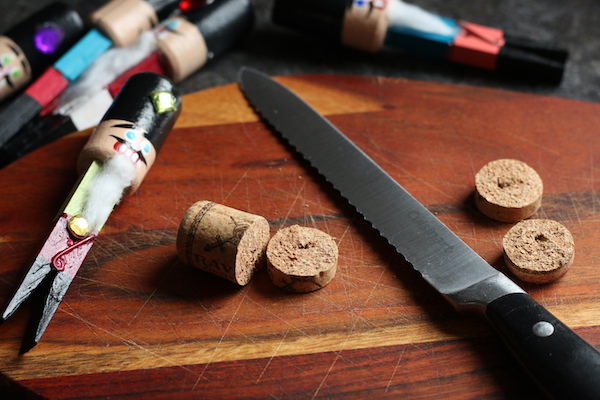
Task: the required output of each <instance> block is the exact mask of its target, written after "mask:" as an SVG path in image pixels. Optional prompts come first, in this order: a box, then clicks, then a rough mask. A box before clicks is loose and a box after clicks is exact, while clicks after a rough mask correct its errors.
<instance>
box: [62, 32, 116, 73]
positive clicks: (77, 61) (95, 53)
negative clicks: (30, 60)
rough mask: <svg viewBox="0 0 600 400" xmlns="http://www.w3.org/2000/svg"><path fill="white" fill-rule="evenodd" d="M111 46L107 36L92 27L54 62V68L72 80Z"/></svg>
mask: <svg viewBox="0 0 600 400" xmlns="http://www.w3.org/2000/svg"><path fill="white" fill-rule="evenodd" d="M111 46H112V41H111V40H110V39H109V38H107V37H106V36H104V35H103V34H102V33H100V32H99V31H98V30H96V29H92V30H90V31H89V32H88V33H87V34H86V35H85V36H84V37H83V38H82V39H81V40H79V42H77V43H76V44H75V46H73V47H71V49H70V50H69V51H67V52H66V53H65V54H64V55H63V56H62V57H61V58H60V59H59V60H58V61H57V62H56V63H54V68H55V69H57V70H58V71H59V72H60V73H61V74H62V75H63V76H64V77H65V78H66V79H67V80H68V81H69V82H73V81H74V80H76V79H77V78H79V76H80V75H81V74H82V73H83V72H85V70H86V69H88V67H89V66H90V65H91V64H92V63H93V62H94V61H95V60H96V59H97V58H98V57H100V56H101V55H102V53H104V52H105V51H106V50H108V49H109V48H110V47H111Z"/></svg>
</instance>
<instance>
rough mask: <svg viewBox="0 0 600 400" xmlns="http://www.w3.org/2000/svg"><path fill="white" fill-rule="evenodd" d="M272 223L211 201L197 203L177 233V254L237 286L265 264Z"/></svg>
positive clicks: (245, 281)
mask: <svg viewBox="0 0 600 400" xmlns="http://www.w3.org/2000/svg"><path fill="white" fill-rule="evenodd" d="M269 237H270V234H269V222H268V221H267V220H266V219H265V218H264V217H261V216H259V215H253V214H249V213H247V212H244V211H240V210H236V209H234V208H231V207H227V206H224V205H221V204H216V203H213V202H210V201H199V202H197V203H194V204H193V205H192V206H191V207H190V208H189V209H188V211H187V212H186V214H185V216H184V217H183V220H182V221H181V224H180V225H179V230H178V232H177V253H178V255H179V258H180V259H181V260H182V261H183V262H184V263H186V264H189V265H192V266H194V267H196V268H199V269H201V270H203V271H206V272H210V273H212V274H215V275H218V276H220V277H222V278H225V279H228V280H230V281H231V282H233V283H237V284H238V285H242V286H243V285H246V284H248V282H250V279H251V278H252V275H253V274H254V272H255V271H256V270H257V269H258V268H259V267H260V266H261V265H262V264H263V263H264V254H265V249H266V247H267V243H268V242H269Z"/></svg>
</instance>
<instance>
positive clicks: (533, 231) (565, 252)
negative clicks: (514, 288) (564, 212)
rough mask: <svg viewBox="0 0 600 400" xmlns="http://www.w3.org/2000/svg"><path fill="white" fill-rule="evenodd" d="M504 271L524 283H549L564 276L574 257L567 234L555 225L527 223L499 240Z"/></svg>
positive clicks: (538, 220)
mask: <svg viewBox="0 0 600 400" xmlns="http://www.w3.org/2000/svg"><path fill="white" fill-rule="evenodd" d="M502 245H503V247H504V261H505V262H506V265H507V267H508V268H509V269H510V270H511V271H512V272H513V273H514V274H515V275H516V276H517V277H518V278H520V279H522V280H524V281H526V282H533V283H544V282H551V281H554V280H556V279H558V278H560V277H561V276H562V275H564V274H565V273H566V272H567V270H568V269H569V266H570V265H571V263H572V262H573V258H574V257H575V243H574V241H573V236H572V235H571V233H570V232H569V231H568V230H567V228H565V227H564V226H563V225H561V224H560V223H559V222H556V221H553V220H549V219H529V220H525V221H521V222H519V223H518V224H517V225H515V226H513V227H512V228H511V229H510V230H509V231H508V232H507V233H506V235H505V236H504V239H503V240H502Z"/></svg>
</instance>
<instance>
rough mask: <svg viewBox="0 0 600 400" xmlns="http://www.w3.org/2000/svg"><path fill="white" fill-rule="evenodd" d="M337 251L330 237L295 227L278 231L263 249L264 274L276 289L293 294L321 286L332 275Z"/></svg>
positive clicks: (313, 229) (320, 232)
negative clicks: (265, 264)
mask: <svg viewBox="0 0 600 400" xmlns="http://www.w3.org/2000/svg"><path fill="white" fill-rule="evenodd" d="M337 260H338V248H337V245H336V244H335V241H334V240H333V238H332V237H331V236H329V235H328V234H326V233H325V232H322V231H320V230H318V229H315V228H307V227H302V226H299V225H292V226H290V227H287V228H284V229H281V230H279V231H278V232H277V233H276V234H275V235H274V236H273V238H272V239H271V240H270V241H269V245H268V246H267V271H268V273H269V277H270V278H271V281H272V282H273V283H274V284H275V285H276V286H278V287H280V288H282V289H284V290H286V291H289V292H295V293H306V292H312V291H314V290H317V289H321V288H323V287H325V286H326V285H327V284H328V283H329V282H331V280H332V279H333V277H334V276H335V273H336V269H337Z"/></svg>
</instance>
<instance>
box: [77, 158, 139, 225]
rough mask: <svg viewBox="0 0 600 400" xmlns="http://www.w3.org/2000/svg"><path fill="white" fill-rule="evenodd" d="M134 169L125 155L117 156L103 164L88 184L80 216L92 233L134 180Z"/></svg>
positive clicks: (101, 223) (106, 217) (102, 223)
mask: <svg viewBox="0 0 600 400" xmlns="http://www.w3.org/2000/svg"><path fill="white" fill-rule="evenodd" d="M135 174H136V168H135V165H134V164H132V162H131V160H130V159H129V157H128V156H127V155H125V154H117V155H115V156H114V157H112V158H111V159H109V160H108V161H106V162H105V163H104V165H103V166H102V169H101V170H100V172H99V173H98V174H97V175H96V176H95V177H94V179H93V181H92V182H91V183H90V190H89V192H88V195H87V199H86V201H85V205H84V207H83V213H82V216H83V217H84V218H85V219H86V220H87V221H88V223H89V226H90V228H91V231H92V232H98V230H99V228H100V227H102V225H104V223H105V222H106V220H107V219H108V216H109V215H110V213H111V211H112V210H113V208H114V207H115V206H116V205H117V204H118V203H119V201H120V200H121V196H122V195H123V192H124V191H125V189H127V188H128V187H129V186H130V185H131V182H132V181H133V179H134V178H135Z"/></svg>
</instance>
